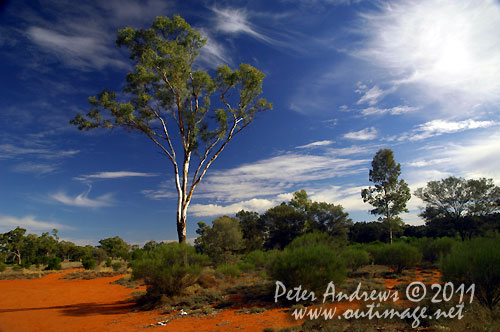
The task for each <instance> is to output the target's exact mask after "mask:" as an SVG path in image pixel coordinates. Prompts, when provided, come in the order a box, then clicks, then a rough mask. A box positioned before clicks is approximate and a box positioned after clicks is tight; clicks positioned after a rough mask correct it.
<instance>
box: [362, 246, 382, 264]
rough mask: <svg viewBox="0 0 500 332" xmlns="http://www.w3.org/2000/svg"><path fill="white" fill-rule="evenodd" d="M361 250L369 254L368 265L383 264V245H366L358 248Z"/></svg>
mask: <svg viewBox="0 0 500 332" xmlns="http://www.w3.org/2000/svg"><path fill="white" fill-rule="evenodd" d="M359 247H360V248H361V249H363V250H366V252H368V254H370V263H372V264H384V263H383V250H384V248H385V243H382V242H379V241H376V242H371V243H368V244H364V245H362V246H359Z"/></svg>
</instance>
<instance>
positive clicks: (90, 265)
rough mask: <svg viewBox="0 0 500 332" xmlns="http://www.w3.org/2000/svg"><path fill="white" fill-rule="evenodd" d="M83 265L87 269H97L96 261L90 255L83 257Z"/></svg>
mask: <svg viewBox="0 0 500 332" xmlns="http://www.w3.org/2000/svg"><path fill="white" fill-rule="evenodd" d="M82 265H83V268H84V269H85V270H93V269H95V266H96V261H95V260H94V259H93V258H92V257H90V256H85V257H83V258H82Z"/></svg>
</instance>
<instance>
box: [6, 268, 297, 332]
mask: <svg viewBox="0 0 500 332" xmlns="http://www.w3.org/2000/svg"><path fill="white" fill-rule="evenodd" d="M70 271H71V270H66V271H64V272H63V273H68V272H70ZM61 276H62V274H59V273H57V274H49V275H47V276H45V277H43V278H40V279H31V280H0V331H1V332H11V331H12V332H16V331H20V332H21V331H22V332H29V331H50V332H52V331H58V332H59V331H61V332H62V331H72V332H73V331H95V332H97V331H144V327H145V326H147V325H150V324H155V323H157V322H158V321H161V320H164V319H165V316H162V315H161V313H160V312H158V311H149V312H132V307H133V305H134V302H133V301H132V300H131V299H130V294H131V293H132V292H133V291H136V290H133V289H130V288H126V287H124V286H120V285H111V284H109V283H110V281H114V280H116V279H119V278H120V277H121V276H116V277H109V278H97V279H92V280H66V279H60V277H61ZM236 311H238V309H229V310H225V311H223V312H221V313H219V314H217V315H216V316H215V317H211V316H206V317H200V318H196V317H187V318H180V319H176V320H172V321H170V322H169V323H167V325H166V326H157V327H152V330H153V331H176V332H177V331H179V332H184V331H186V332H187V331H196V332H203V331H221V332H222V331H262V329H263V328H265V327H274V328H278V327H284V326H290V325H296V324H297V322H293V321H289V317H290V314H288V313H286V312H284V311H283V310H281V309H276V310H267V311H265V312H264V313H261V314H252V315H247V314H236Z"/></svg>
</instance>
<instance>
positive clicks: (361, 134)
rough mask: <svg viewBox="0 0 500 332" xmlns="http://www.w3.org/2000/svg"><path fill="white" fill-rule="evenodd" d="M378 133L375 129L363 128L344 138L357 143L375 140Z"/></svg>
mask: <svg viewBox="0 0 500 332" xmlns="http://www.w3.org/2000/svg"><path fill="white" fill-rule="evenodd" d="M377 135H378V132H377V129H376V128H375V127H369V128H365V129H362V130H359V131H351V132H349V133H347V134H345V135H344V138H347V139H354V140H358V141H369V140H373V139H375V138H377Z"/></svg>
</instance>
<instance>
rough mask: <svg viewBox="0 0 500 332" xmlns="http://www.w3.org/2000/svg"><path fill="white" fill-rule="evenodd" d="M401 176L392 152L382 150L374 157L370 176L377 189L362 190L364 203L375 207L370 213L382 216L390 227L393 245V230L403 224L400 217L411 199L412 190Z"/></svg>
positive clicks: (381, 218) (380, 218) (382, 219)
mask: <svg viewBox="0 0 500 332" xmlns="http://www.w3.org/2000/svg"><path fill="white" fill-rule="evenodd" d="M400 175H401V165H400V164H396V162H395V161H394V154H393V152H392V150H390V149H380V150H379V151H378V152H377V153H376V154H375V156H374V157H373V161H372V169H371V170H370V176H369V179H370V181H371V182H373V183H374V184H375V187H369V188H367V189H363V190H361V197H363V202H365V203H366V202H368V203H370V204H371V205H372V206H373V207H374V209H372V210H370V213H371V214H375V215H380V217H379V220H380V221H382V222H384V223H386V224H387V225H388V227H389V238H390V243H391V244H392V234H393V229H394V228H395V227H397V226H400V225H402V223H403V222H402V220H401V218H400V217H399V216H398V215H399V214H400V213H401V212H408V209H407V208H406V203H407V202H408V201H409V200H410V198H411V194H410V188H409V187H408V184H406V182H405V181H404V180H403V179H401V180H400V179H399V176H400Z"/></svg>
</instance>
